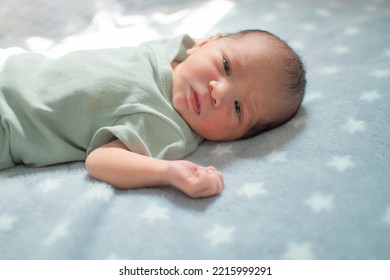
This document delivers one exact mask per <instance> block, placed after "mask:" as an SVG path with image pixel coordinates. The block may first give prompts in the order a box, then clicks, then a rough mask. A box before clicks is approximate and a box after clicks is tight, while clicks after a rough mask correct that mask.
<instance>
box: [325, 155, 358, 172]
mask: <svg viewBox="0 0 390 280" xmlns="http://www.w3.org/2000/svg"><path fill="white" fill-rule="evenodd" d="M328 166H331V167H333V168H335V169H337V170H338V171H340V172H344V171H345V170H347V169H349V168H352V167H354V166H355V164H354V163H353V161H352V159H351V156H350V155H346V156H342V157H340V156H334V157H333V158H332V160H331V161H329V162H328Z"/></svg>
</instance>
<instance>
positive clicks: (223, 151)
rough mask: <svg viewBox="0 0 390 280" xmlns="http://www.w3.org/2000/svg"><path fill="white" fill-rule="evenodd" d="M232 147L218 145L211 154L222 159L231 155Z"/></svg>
mask: <svg viewBox="0 0 390 280" xmlns="http://www.w3.org/2000/svg"><path fill="white" fill-rule="evenodd" d="M232 147H233V146H232V145H230V144H219V145H217V146H216V147H215V148H214V150H212V151H211V153H212V154H213V155H216V156H218V157H222V156H224V155H227V154H231V153H232V152H233V151H232Z"/></svg>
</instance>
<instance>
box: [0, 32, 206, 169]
mask: <svg viewBox="0 0 390 280" xmlns="http://www.w3.org/2000/svg"><path fill="white" fill-rule="evenodd" d="M192 45H193V41H192V40H191V38H189V37H188V36H186V35H184V36H180V37H177V38H175V39H170V40H160V41H153V42H148V43H144V44H142V45H140V46H139V47H136V48H130V47H123V48H117V49H104V50H88V51H77V52H73V53H70V54H67V55H64V56H62V57H59V58H56V59H50V58H47V57H45V56H43V55H41V54H37V53H25V54H20V55H16V56H12V57H10V58H9V59H8V60H7V61H6V63H5V65H4V66H3V69H2V70H1V72H0V116H1V124H2V127H1V128H0V138H2V139H0V144H2V146H0V149H1V150H0V169H4V168H7V167H10V166H13V165H14V164H19V163H25V164H28V165H33V166H44V165H50V164H55V163H62V162H69V161H77V160H84V159H85V157H86V155H87V154H88V153H89V152H91V151H92V150H93V149H96V148H97V147H100V146H101V145H103V144H105V143H107V142H110V141H112V140H113V139H115V138H119V139H120V140H121V141H122V142H124V143H125V144H126V145H127V146H128V148H129V149H130V150H132V151H134V152H137V153H140V154H143V155H148V156H153V157H157V158H164V159H179V158H183V157H184V156H186V155H188V154H189V153H191V152H192V151H194V149H196V147H197V146H198V145H199V143H200V142H201V141H202V139H201V138H200V137H199V136H198V135H197V134H195V133H194V132H193V131H192V130H191V129H190V128H189V127H188V125H187V124H186V123H185V122H184V120H183V119H182V118H181V117H180V116H179V115H178V114H177V112H176V111H175V110H174V108H173V107H172V103H171V99H172V98H171V90H172V69H171V67H170V62H171V61H172V60H178V61H182V60H183V59H185V50H186V49H188V48H189V47H191V46H192Z"/></svg>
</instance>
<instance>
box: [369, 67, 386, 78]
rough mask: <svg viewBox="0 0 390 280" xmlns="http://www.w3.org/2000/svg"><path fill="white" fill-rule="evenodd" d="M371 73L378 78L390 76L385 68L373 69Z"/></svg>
mask: <svg viewBox="0 0 390 280" xmlns="http://www.w3.org/2000/svg"><path fill="white" fill-rule="evenodd" d="M372 75H373V76H374V77H376V78H378V79H380V78H386V77H389V76H390V71H389V70H387V69H375V70H374V72H372Z"/></svg>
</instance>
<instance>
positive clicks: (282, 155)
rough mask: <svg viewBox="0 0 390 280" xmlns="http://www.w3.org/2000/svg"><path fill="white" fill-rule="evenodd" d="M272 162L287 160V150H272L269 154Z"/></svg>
mask: <svg viewBox="0 0 390 280" xmlns="http://www.w3.org/2000/svg"><path fill="white" fill-rule="evenodd" d="M268 157H269V160H270V161H271V162H285V161H286V152H282V151H275V152H272V153H271V154H270V155H269V156H268Z"/></svg>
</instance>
